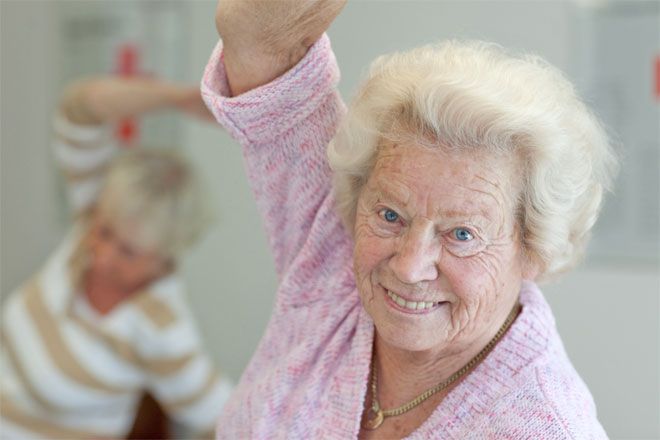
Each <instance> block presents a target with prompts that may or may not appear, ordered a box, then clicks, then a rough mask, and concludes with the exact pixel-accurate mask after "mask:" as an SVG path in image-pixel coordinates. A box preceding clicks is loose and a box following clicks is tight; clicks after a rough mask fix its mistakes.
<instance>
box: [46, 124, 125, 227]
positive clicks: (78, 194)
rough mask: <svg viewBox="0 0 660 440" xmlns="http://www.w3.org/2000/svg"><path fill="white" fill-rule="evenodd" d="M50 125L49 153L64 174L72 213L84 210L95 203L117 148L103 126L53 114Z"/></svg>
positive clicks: (106, 128) (109, 133)
mask: <svg viewBox="0 0 660 440" xmlns="http://www.w3.org/2000/svg"><path fill="white" fill-rule="evenodd" d="M53 128H54V138H53V142H52V147H53V153H54V155H55V160H56V161H57V163H58V164H59V166H60V168H61V170H62V173H63V174H64V178H65V182H66V192H67V197H68V199H69V205H70V207H71V209H72V211H73V213H74V214H81V213H84V212H85V211H87V210H88V209H90V208H91V207H92V206H93V205H94V203H95V202H96V199H97V197H98V195H99V191H100V189H101V185H102V183H103V178H104V176H105V171H106V169H107V167H108V165H109V163H110V162H111V161H112V159H113V158H114V157H115V155H116V154H117V152H118V151H119V148H118V146H117V144H116V143H115V142H114V140H113V138H112V133H111V132H110V129H109V127H108V126H106V125H98V126H96V125H78V124H74V123H73V122H71V121H69V120H68V119H67V118H66V117H65V116H64V115H62V114H57V115H56V116H55V119H54V121H53Z"/></svg>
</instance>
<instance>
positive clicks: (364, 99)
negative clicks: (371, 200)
mask: <svg viewBox="0 0 660 440" xmlns="http://www.w3.org/2000/svg"><path fill="white" fill-rule="evenodd" d="M402 136H406V137H410V136H412V139H414V140H415V141H416V142H419V143H423V144H429V143H433V144H434V145H438V146H440V145H441V146H442V147H443V148H445V149H448V150H456V151H466V150H470V149H477V150H480V151H486V152H493V153H498V154H506V155H508V156H509V157H511V160H516V161H519V163H520V165H519V166H518V170H519V173H520V178H521V181H520V186H521V190H520V194H519V195H518V206H517V211H516V216H517V219H518V222H519V226H520V230H521V236H522V238H521V239H522V245H523V248H524V250H525V252H526V254H527V255H529V257H530V258H532V259H533V260H534V261H535V262H536V263H537V264H538V265H539V268H540V275H539V279H547V278H550V277H552V276H553V275H556V274H558V273H561V272H564V271H566V270H568V269H570V268H572V267H573V266H574V265H576V264H577V263H578V261H579V260H580V258H581V256H582V255H583V253H584V250H585V247H586V244H587V241H588V238H589V231H590V230H591V228H592V226H593V225H594V222H595V221H596V218H597V216H598V213H599V211H600V207H601V204H602V198H603V192H604V190H608V189H611V185H612V182H613V178H614V176H615V174H616V170H617V159H616V157H615V155H614V153H613V151H612V148H611V146H610V142H609V140H608V136H607V135H606V133H605V130H604V129H603V127H602V125H601V124H600V122H599V121H598V120H597V118H596V117H594V115H593V114H592V113H591V112H590V111H589V110H588V109H587V107H586V106H585V105H584V104H583V103H582V101H581V100H580V99H579V98H578V96H577V94H576V92H575V90H574V88H573V86H572V84H571V83H570V82H569V81H568V80H567V79H566V78H565V77H564V76H563V74H562V73H561V72H560V71H559V70H558V69H556V68H555V67H553V66H551V65H549V64H548V63H547V62H546V61H544V60H543V59H541V58H540V57H538V56H532V55H522V56H514V55H511V54H508V53H507V52H506V51H505V50H504V49H503V48H501V47H500V46H497V45H495V44H492V43H486V42H480V41H468V42H459V41H446V42H442V43H440V44H437V45H428V46H424V47H420V48H417V49H413V50H410V51H408V52H402V53H394V54H390V55H385V56H381V57H379V58H378V59H376V60H375V61H374V62H373V63H372V65H371V68H370V70H369V72H368V74H367V78H366V80H365V81H364V83H363V85H362V86H361V88H360V89H359V91H358V93H357V96H356V98H355V99H354V101H353V102H352V104H351V106H350V108H349V111H348V114H347V116H346V117H345V119H344V121H343V122H342V125H341V126H340V128H339V131H338V133H337V135H336V136H335V139H334V140H333V141H332V143H331V144H330V146H329V148H328V156H329V160H330V165H331V167H332V168H333V170H334V171H335V182H334V185H335V197H336V199H337V204H338V208H339V210H340V213H341V216H342V217H343V220H344V222H345V224H346V225H347V227H348V228H349V230H351V231H352V230H353V227H354V221H355V214H356V205H357V200H358V197H359V194H360V191H361V189H362V186H363V185H364V184H365V182H366V181H367V179H368V177H369V174H370V172H371V170H372V168H373V165H374V162H375V159H376V155H377V150H378V146H379V144H380V143H381V142H382V141H383V140H385V139H388V140H392V139H394V140H400V139H401V138H402Z"/></svg>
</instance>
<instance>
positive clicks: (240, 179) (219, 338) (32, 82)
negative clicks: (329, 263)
mask: <svg viewBox="0 0 660 440" xmlns="http://www.w3.org/2000/svg"><path fill="white" fill-rule="evenodd" d="M214 3H215V2H202V1H196V2H189V3H187V5H188V6H189V8H190V20H191V23H190V44H191V46H190V52H189V54H188V58H189V60H190V65H189V72H188V73H187V75H188V79H189V80H190V81H198V80H199V78H200V76H201V72H202V69H203V67H204V64H205V63H206V59H207V57H208V54H209V53H210V50H211V48H212V47H213V45H214V44H215V41H216V34H215V29H214V24H213V14H214V8H215V5H214ZM0 4H1V5H2V294H3V296H4V295H5V294H6V293H7V292H8V290H9V289H10V288H11V287H12V286H13V285H15V284H16V283H18V282H20V280H22V279H23V278H25V277H26V276H27V275H28V274H29V273H31V272H32V271H33V270H34V269H35V268H37V267H38V264H39V262H40V261H42V260H43V259H44V258H45V256H46V255H47V254H48V252H49V250H50V249H52V246H53V244H54V243H55V242H56V241H57V238H58V235H59V234H60V233H61V230H60V229H61V226H60V224H61V222H59V220H58V219H57V216H58V209H59V208H58V207H57V206H55V205H57V203H58V202H57V200H56V199H55V197H56V195H54V194H55V193H56V192H57V191H56V190H55V189H54V182H55V181H56V180H55V178H54V176H53V172H52V168H50V162H49V159H47V148H46V144H45V143H46V140H47V130H46V128H47V127H48V108H50V106H51V103H52V99H53V97H54V96H55V91H54V90H52V89H49V84H51V83H52V81H51V79H50V78H49V75H50V74H51V73H50V72H51V70H50V69H51V67H52V66H51V65H50V60H51V59H52V58H56V56H54V55H52V54H50V55H49V53H48V51H47V50H46V49H45V48H44V47H43V45H44V41H47V40H48V38H49V35H50V34H49V31H48V28H49V26H51V25H50V24H49V23H48V17H49V15H48V12H47V9H48V7H52V6H49V4H52V2H47V3H36V2H23V3H20V4H19V3H9V2H6V1H2V2H1V3H0ZM573 12H574V6H572V5H571V4H569V3H565V2H473V1H471V2H358V1H354V2H351V3H350V4H349V5H348V6H347V8H346V9H345V11H344V12H343V13H342V15H341V16H340V17H339V18H338V20H337V22H336V23H335V24H334V25H333V28H332V29H331V32H330V34H331V37H332V39H333V45H334V48H335V51H336V53H337V57H338V59H339V62H340V65H341V66H342V69H343V80H342V83H341V86H340V88H341V90H342V92H343V93H344V94H345V96H347V97H348V96H350V92H351V91H353V90H355V87H356V85H357V83H358V78H359V76H360V73H361V72H362V71H364V69H365V68H366V66H367V65H368V62H369V61H370V60H371V59H373V58H374V57H375V56H376V55H378V54H381V53H384V52H387V51H391V50H394V49H403V48H407V47H412V46H415V45H419V44H423V43H427V42H430V41H434V40H438V39H441V38H446V37H455V36H459V37H471V38H482V39H492V40H495V41H498V42H500V43H502V44H503V45H506V46H513V47H516V48H520V49H528V50H533V51H536V52H538V53H540V54H542V55H543V56H545V57H546V58H548V59H549V60H550V61H551V62H553V63H555V64H557V65H558V66H559V67H560V68H562V69H564V70H566V71H567V72H569V74H575V72H576V67H575V64H574V59H573V57H574V53H573V51H572V50H571V49H572V47H573V46H575V44H576V42H575V37H576V35H579V34H578V33H576V29H575V23H574V21H573ZM35 23H36V24H37V25H35ZM49 57H50V58H49ZM8 109H11V111H8ZM184 139H185V142H184V143H185V147H186V148H187V150H188V151H189V153H190V155H191V156H192V158H193V160H194V162H195V163H196V165H197V167H198V169H199V170H200V172H201V173H202V174H203V175H204V177H205V178H206V180H207V183H208V184H209V186H210V187H211V190H212V199H213V203H214V205H215V206H216V208H217V211H218V217H219V220H218V222H217V225H216V226H215V227H214V229H213V230H212V231H211V233H210V234H209V235H208V237H207V238H206V240H205V241H204V243H202V244H201V245H200V246H198V247H197V248H196V249H195V250H194V251H193V252H192V253H191V255H190V256H189V258H187V259H186V261H185V263H184V272H185V276H186V278H187V281H188V286H189V290H190V292H191V300H192V302H193V307H194V309H195V312H196V314H197V316H198V317H199V319H200V325H201V327H202V330H203V332H204V335H205V338H206V340H207V342H208V343H209V347H210V349H211V350H212V352H213V354H214V356H215V357H216V359H217V360H218V361H219V363H220V365H221V366H222V367H224V369H225V370H226V371H227V372H228V373H229V374H230V375H232V376H233V377H235V378H238V377H239V375H240V372H241V370H242V369H243V368H244V366H245V365H246V363H247V362H248V360H249V358H250V355H251V353H252V352H253V351H254V349H255V347H256V344H257V342H258V340H259V338H260V335H261V333H262V332H263V329H264V328H265V325H266V323H267V320H268V316H269V313H270V308H271V305H272V301H273V292H274V290H275V285H276V279H275V275H274V271H273V265H272V262H271V259H270V256H269V254H268V251H267V250H266V242H265V237H264V233H263V228H262V226H261V223H260V220H259V219H258V218H257V214H256V209H255V206H254V203H253V201H252V198H251V194H250V191H249V188H248V185H247V182H246V179H245V176H244V173H243V170H242V158H241V155H240V151H239V150H238V148H237V146H236V144H235V143H234V142H233V141H231V140H230V139H228V137H227V136H226V135H225V134H224V133H223V132H221V131H220V130H218V129H216V128H214V127H212V126H205V125H201V124H198V123H192V122H189V123H186V125H185V133H184ZM9 208H10V209H9ZM58 222H59V223H58ZM622 233H623V231H622ZM659 285H660V281H659V277H658V270H657V268H656V267H654V266H652V265H646V266H644V267H641V266H626V265H625V264H616V265H607V266H606V265H604V264H596V263H593V264H591V265H589V266H588V267H584V268H582V269H580V270H578V271H576V272H574V273H573V274H570V275H569V276H568V277H566V278H565V279H564V280H562V281H561V282H559V283H557V284H554V285H551V286H547V287H546V288H545V291H546V293H547V297H548V300H549V301H550V303H551V304H552V306H553V309H554V310H555V315H556V319H557V324H558V327H559V329H560V332H561V334H562V335H563V338H564V342H565V345H566V347H567V351H568V352H569V354H570V355H571V358H572V359H573V362H574V364H575V366H576V368H577V369H578V371H579V372H580V373H581V374H582V376H583V378H584V379H585V381H586V382H587V384H588V385H589V386H590V389H591V390H592V392H593V394H594V397H595V399H596V403H597V405H598V408H599V414H600V418H601V421H602V423H603V424H604V426H605V428H606V429H607V431H608V433H609V435H610V436H611V437H612V438H615V439H624V438H640V439H641V438H658V437H660V429H659V426H658V415H659V414H660V405H659V402H658V396H659V395H660V387H659V384H658V375H659V372H660V366H659V364H658V358H659V355H660V354H659V346H660V342H659V328H658V325H659V322H658V312H659V311H660V308H659V304H658V291H659V288H660V286H659Z"/></svg>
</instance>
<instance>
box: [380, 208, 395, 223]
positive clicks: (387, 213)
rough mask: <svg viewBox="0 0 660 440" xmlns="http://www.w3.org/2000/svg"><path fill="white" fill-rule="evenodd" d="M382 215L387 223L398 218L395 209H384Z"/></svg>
mask: <svg viewBox="0 0 660 440" xmlns="http://www.w3.org/2000/svg"><path fill="white" fill-rule="evenodd" d="M382 215H383V218H384V219H385V221H386V222H388V223H394V222H395V221H397V220H399V214H397V213H396V212H395V211H392V210H391V209H384V210H383V214H382Z"/></svg>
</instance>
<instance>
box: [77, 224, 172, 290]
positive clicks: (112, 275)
mask: <svg viewBox="0 0 660 440" xmlns="http://www.w3.org/2000/svg"><path fill="white" fill-rule="evenodd" d="M87 240H88V241H87V244H88V247H89V251H90V253H91V266H90V268H89V270H90V271H91V273H92V274H93V276H94V277H96V278H97V279H102V280H103V282H104V283H105V284H106V285H107V286H112V287H114V288H116V289H120V290H121V291H124V292H126V293H133V292H135V291H136V290H138V289H140V288H142V287H144V286H145V285H147V284H149V283H150V282H152V281H154V280H156V279H158V278H160V277H161V276H163V275H165V274H166V273H167V272H169V270H170V267H171V263H170V261H169V260H167V259H165V258H162V257H161V256H159V255H158V254H157V253H155V252H152V251H149V250H144V249H141V248H139V247H138V246H136V245H134V244H132V243H131V240H130V238H128V237H124V236H121V235H120V234H119V231H117V230H116V229H115V228H113V227H112V225H111V224H110V223H109V222H107V221H103V219H100V218H98V217H96V218H94V219H93V220H92V223H91V228H90V231H89V235H88V237H87Z"/></svg>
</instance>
